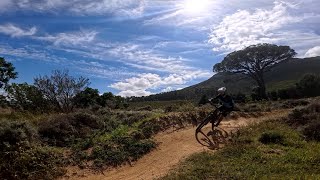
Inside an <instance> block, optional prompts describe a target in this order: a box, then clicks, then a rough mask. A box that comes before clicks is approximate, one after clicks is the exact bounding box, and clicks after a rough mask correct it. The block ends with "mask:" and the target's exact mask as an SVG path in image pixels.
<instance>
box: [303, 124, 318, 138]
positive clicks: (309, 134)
mask: <svg viewBox="0 0 320 180" xmlns="http://www.w3.org/2000/svg"><path fill="white" fill-rule="evenodd" d="M302 133H303V135H305V136H306V138H307V140H315V141H320V119H317V121H315V122H313V123H310V124H309V125H308V126H307V127H305V128H304V129H303V131H302Z"/></svg>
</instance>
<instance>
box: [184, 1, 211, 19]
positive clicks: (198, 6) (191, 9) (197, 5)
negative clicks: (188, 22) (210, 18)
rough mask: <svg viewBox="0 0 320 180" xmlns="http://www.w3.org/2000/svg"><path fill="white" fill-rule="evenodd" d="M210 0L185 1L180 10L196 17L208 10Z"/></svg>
mask: <svg viewBox="0 0 320 180" xmlns="http://www.w3.org/2000/svg"><path fill="white" fill-rule="evenodd" d="M209 4H210V0H185V1H184V4H183V5H182V10H183V11H184V12H185V13H186V14H188V15H198V14H201V13H204V12H206V11H207V10H208V6H209Z"/></svg>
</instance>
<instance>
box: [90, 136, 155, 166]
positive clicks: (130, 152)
mask: <svg viewBox="0 0 320 180" xmlns="http://www.w3.org/2000/svg"><path fill="white" fill-rule="evenodd" d="M155 147H156V144H155V142H153V141H152V140H147V139H145V140H137V139H136V138H135V137H134V136H130V135H119V134H118V135H117V136H116V137H114V138H112V139H110V140H108V141H105V142H103V143H102V142H101V143H99V145H98V146H95V147H93V150H92V154H91V156H90V159H91V160H94V165H95V166H96V167H100V168H101V167H103V166H104V165H106V166H119V165H121V164H124V163H126V162H130V161H135V160H137V159H138V158H140V157H142V156H143V155H144V154H146V153H148V152H150V151H151V150H152V149H153V148H155Z"/></svg>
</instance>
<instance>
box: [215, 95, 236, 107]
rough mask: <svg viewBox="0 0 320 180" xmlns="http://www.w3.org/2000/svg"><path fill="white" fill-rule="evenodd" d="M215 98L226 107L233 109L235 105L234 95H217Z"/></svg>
mask: <svg viewBox="0 0 320 180" xmlns="http://www.w3.org/2000/svg"><path fill="white" fill-rule="evenodd" d="M215 99H218V100H219V101H220V103H221V105H222V106H223V107H225V108H228V109H233V107H234V101H233V99H232V97H231V96H229V95H225V96H222V95H218V96H217V97H215Z"/></svg>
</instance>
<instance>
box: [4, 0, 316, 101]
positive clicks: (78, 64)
mask: <svg viewBox="0 0 320 180" xmlns="http://www.w3.org/2000/svg"><path fill="white" fill-rule="evenodd" d="M319 7H320V1H319V0H290V1H289V0H282V1H278V0H276V1H272V0H227V1H226V0H68V1H65V0H1V1H0V57H4V58H5V59H6V60H7V61H10V62H12V63H13V65H14V66H15V67H16V71H17V72H18V73H19V75H18V78H17V79H15V80H14V81H13V82H16V83H22V82H27V83H30V84H32V83H33V78H34V77H37V76H40V75H50V74H51V72H52V71H53V70H57V69H59V70H69V73H70V74H71V75H72V76H75V77H79V76H84V77H88V78H89V79H90V82H91V84H90V87H92V88H96V89H98V90H99V91H100V93H103V92H113V93H114V94H117V95H121V96H147V95H150V94H154V93H161V92H167V91H172V90H177V89H182V88H184V87H187V86H190V85H193V84H196V83H199V82H201V81H204V80H206V79H208V78H210V77H211V76H212V75H213V72H212V66H213V65H214V64H215V63H218V62H220V61H221V60H222V59H223V58H224V56H226V55H227V54H228V53H230V52H232V51H235V50H240V49H242V48H244V47H246V46H249V45H253V44H258V43H273V44H277V45H289V46H290V47H291V48H293V49H295V51H296V52H297V53H298V54H297V56H298V57H301V58H302V57H313V56H320V9H319Z"/></svg>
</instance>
